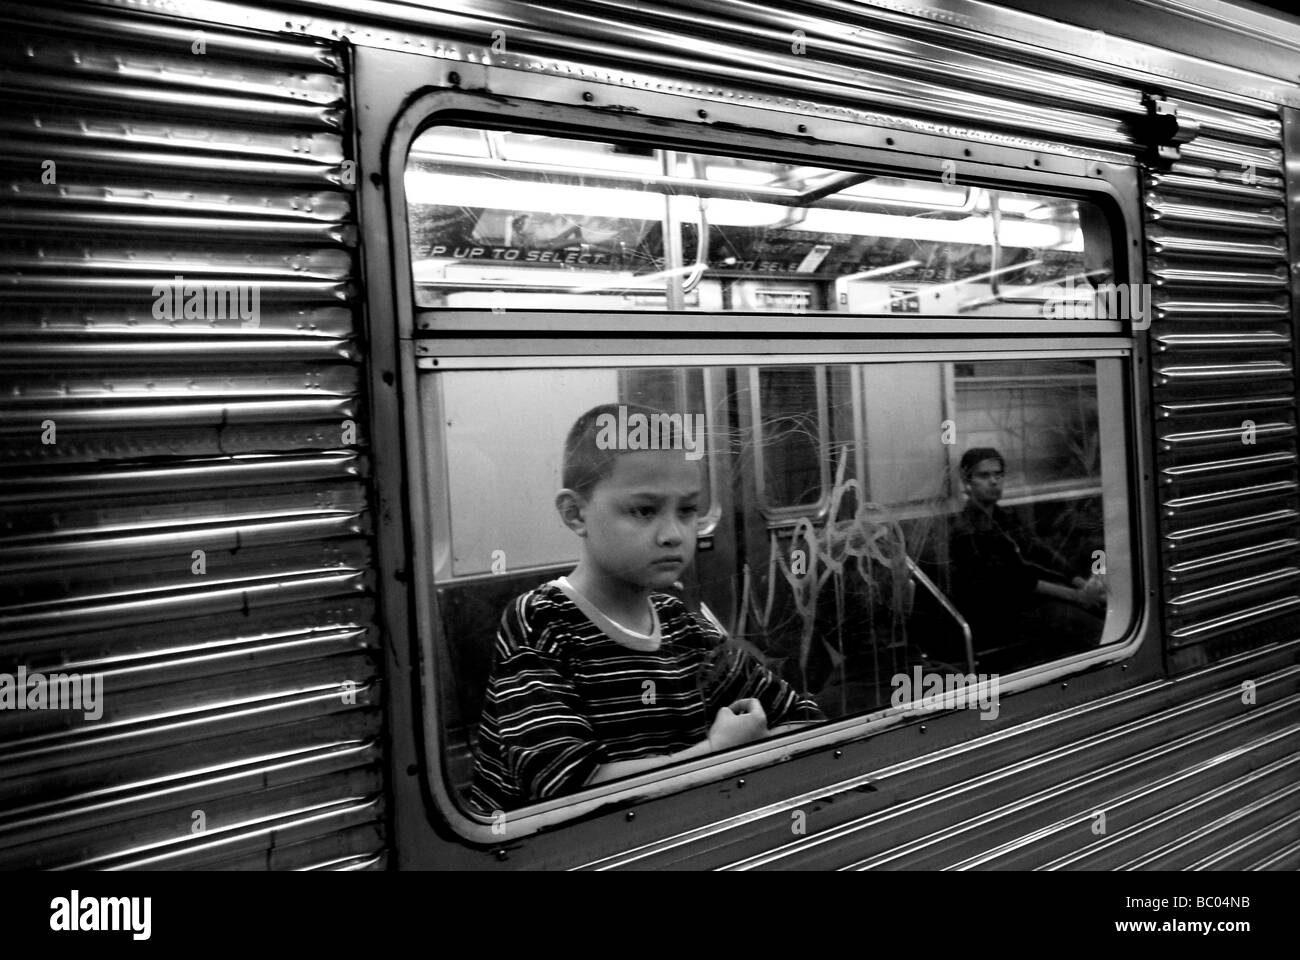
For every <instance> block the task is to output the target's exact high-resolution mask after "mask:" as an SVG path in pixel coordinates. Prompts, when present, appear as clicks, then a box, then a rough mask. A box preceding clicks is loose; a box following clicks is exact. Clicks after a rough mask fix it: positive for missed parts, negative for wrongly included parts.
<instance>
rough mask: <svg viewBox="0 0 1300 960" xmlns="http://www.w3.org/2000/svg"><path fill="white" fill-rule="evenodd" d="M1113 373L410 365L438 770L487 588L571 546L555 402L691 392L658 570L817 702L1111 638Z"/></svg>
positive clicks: (565, 407)
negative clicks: (693, 477)
mask: <svg viewBox="0 0 1300 960" xmlns="http://www.w3.org/2000/svg"><path fill="white" fill-rule="evenodd" d="M1120 376H1121V367H1120V361H1119V360H1117V359H1108V360H1101V359H1095V360H1094V359H1079V360H1048V359H1030V360H1021V361H1017V362H1015V363H1011V362H1006V361H970V362H957V363H952V362H943V361H924V362H913V361H909V362H876V363H858V364H832V365H820V364H797V363H789V362H787V363H784V364H782V365H780V366H744V367H725V366H694V367H686V368H682V369H671V370H670V369H667V368H663V367H656V368H612V367H606V368H595V369H545V370H517V371H516V370H510V371H491V372H470V371H447V372H431V373H429V374H428V375H426V377H425V379H424V380H423V397H424V400H423V402H424V403H425V405H426V422H430V423H439V424H442V425H443V427H442V437H441V440H440V451H439V455H438V457H437V458H436V460H437V462H440V463H441V464H442V465H443V469H444V471H445V476H446V485H445V487H443V486H439V487H438V488H437V489H438V490H439V491H443V492H440V493H435V494H434V496H435V501H436V502H435V503H434V510H433V515H434V516H435V517H443V518H445V519H443V520H439V521H435V523H434V527H433V529H432V531H431V535H432V538H433V547H434V549H433V553H434V557H435V567H436V568H435V588H436V596H437V608H438V617H439V620H440V623H439V629H438V635H439V636H440V637H441V638H442V643H443V645H444V655H445V657H446V658H447V661H448V663H449V665H450V668H451V669H450V670H449V671H444V672H443V673H442V674H441V675H440V682H441V683H442V685H443V687H442V689H443V697H442V703H443V707H444V711H445V716H444V718H443V719H444V730H445V731H446V734H447V738H448V747H449V758H450V759H449V762H450V764H451V766H452V769H453V775H454V777H455V778H456V779H457V781H458V783H460V784H461V785H462V786H465V785H466V784H467V782H468V779H469V770H470V764H471V760H472V756H473V749H474V743H475V737H476V731H477V729H478V726H477V725H478V721H479V717H480V715H481V713H482V710H483V703H484V691H485V689H486V685H487V681H488V677H489V675H490V674H491V671H492V649H493V644H494V636H495V632H496V629H497V625H498V624H499V622H500V619H501V615H502V611H503V610H505V609H506V608H507V607H508V605H509V604H510V602H511V601H512V600H513V599H514V598H515V597H517V596H519V595H520V594H522V593H525V592H527V591H530V590H533V589H535V588H537V587H538V586H539V585H540V584H543V583H546V582H549V581H553V580H555V579H556V578H557V577H559V576H561V575H564V574H567V573H570V572H571V571H573V569H574V565H575V562H576V560H577V559H578V556H579V552H578V550H577V546H576V540H577V538H575V536H574V535H573V531H572V530H571V529H570V528H566V524H565V523H564V522H562V520H561V518H560V517H559V516H558V515H557V508H556V492H557V491H558V490H559V489H560V487H561V455H562V452H561V448H562V446H563V443H564V437H565V433H566V431H567V429H568V428H569V426H570V424H571V423H572V422H573V421H574V420H575V418H577V417H578V415H579V414H581V413H583V412H584V411H586V410H588V409H590V408H592V407H594V406H596V405H598V404H616V405H618V404H624V405H626V404H631V405H637V404H644V405H646V406H648V407H652V408H654V409H656V410H660V411H666V412H670V413H671V412H680V413H682V414H683V415H690V416H695V415H699V416H700V417H701V418H702V421H703V422H704V424H705V433H706V442H705V444H704V446H703V448H702V449H703V453H702V456H701V459H700V460H699V462H698V468H699V471H700V473H699V476H700V478H701V479H700V494H701V498H700V504H699V507H698V521H697V524H696V529H697V530H704V529H705V528H706V527H707V528H708V533H707V534H706V535H701V537H700V539H699V542H698V549H696V550H695V551H694V553H693V557H691V558H689V563H688V565H687V566H685V567H684V568H683V569H682V570H681V571H680V574H675V576H677V577H678V582H677V583H676V584H675V585H668V586H665V587H664V588H663V589H665V590H667V591H668V592H670V593H675V594H677V595H678V596H679V597H680V598H681V600H682V601H684V603H685V604H686V606H687V607H688V608H690V609H693V610H696V611H699V612H700V613H701V615H704V611H705V609H706V608H707V610H708V615H710V616H713V617H715V618H716V619H717V621H719V623H720V624H721V626H722V627H723V628H724V630H725V634H726V636H727V638H728V639H727V642H728V643H729V644H730V645H732V646H734V647H735V648H736V649H741V650H744V651H746V653H747V655H752V656H753V657H756V658H757V659H758V661H759V662H761V663H762V664H763V666H764V668H765V669H766V670H768V671H770V673H771V675H772V676H774V677H777V678H780V679H781V680H782V681H783V682H784V683H786V684H788V685H789V686H790V688H791V689H793V690H796V691H800V692H802V693H803V694H806V695H807V696H808V697H810V698H812V700H814V701H815V702H816V704H817V706H818V707H819V708H820V710H821V711H822V712H824V713H825V715H827V716H830V717H836V716H844V715H849V714H854V713H861V712H864V711H871V710H877V709H882V708H885V707H888V706H889V705H890V703H891V697H892V696H893V695H894V693H895V692H896V689H897V680H898V678H899V677H900V676H907V675H910V671H913V670H915V669H917V668H920V669H922V670H924V671H929V672H938V673H941V674H953V675H962V676H966V675H969V674H970V673H976V672H979V673H1007V672H1010V671H1013V670H1018V669H1022V668H1026V667H1030V666H1033V665H1035V664H1041V663H1046V662H1049V661H1052V660H1054V659H1057V658H1060V657H1062V656H1067V655H1071V654H1074V653H1081V652H1086V651H1087V650H1090V649H1093V648H1095V647H1096V646H1097V645H1098V644H1099V643H1102V642H1107V643H1109V642H1112V641H1114V640H1116V639H1118V638H1119V635H1120V634H1121V633H1122V632H1123V629H1124V623H1123V622H1122V619H1123V618H1122V617H1121V616H1120V614H1121V613H1122V612H1123V611H1124V610H1125V609H1126V608H1127V604H1128V603H1129V590H1130V585H1129V583H1128V569H1129V567H1128V559H1127V557H1126V556H1124V555H1123V554H1124V552H1125V548H1124V546H1123V545H1124V543H1126V539H1125V536H1126V535H1125V534H1123V517H1124V515H1125V498H1126V494H1125V487H1124V479H1123V477H1124V470H1123V467H1122V461H1123V455H1122V453H1120V454H1113V453H1107V450H1108V449H1109V450H1111V451H1115V450H1119V451H1122V450H1123V449H1124V448H1125V437H1124V433H1123V423H1122V420H1123V417H1122V413H1121V412H1120V411H1121V410H1122V407H1121V406H1119V405H1116V404H1108V403H1104V402H1101V401H1102V400H1103V398H1105V397H1107V395H1108V394H1113V393H1117V392H1118V391H1117V389H1116V384H1117V383H1118V382H1119V379H1120ZM539 397H544V398H545V400H546V402H545V403H541V402H538V398H539ZM949 421H950V422H952V423H953V424H955V425H956V430H957V432H956V434H955V436H954V435H948V434H946V433H945V432H944V431H942V430H941V429H939V425H941V424H944V423H945V422H949ZM755 425H757V426H758V429H755ZM953 440H956V442H952V441H953ZM759 447H761V448H762V449H761V451H760V450H759V449H758V448H759ZM1108 458H1109V459H1108ZM1117 458H1118V459H1117ZM706 514H707V515H708V517H707V520H706V517H705V515H706ZM670 579H671V578H670ZM615 619H617V618H615ZM966 629H969V633H970V642H969V644H968V642H967V635H966V632H965V631H966Z"/></svg>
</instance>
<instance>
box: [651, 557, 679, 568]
mask: <svg viewBox="0 0 1300 960" xmlns="http://www.w3.org/2000/svg"><path fill="white" fill-rule="evenodd" d="M685 562H686V561H685V560H683V559H682V558H681V557H660V558H659V559H658V560H656V561H655V562H654V565H655V566H656V567H657V566H660V565H663V564H669V563H672V564H683V563H685Z"/></svg>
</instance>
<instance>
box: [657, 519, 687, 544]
mask: <svg viewBox="0 0 1300 960" xmlns="http://www.w3.org/2000/svg"><path fill="white" fill-rule="evenodd" d="M683 536H684V533H683V531H682V524H681V522H680V521H679V520H677V519H676V518H675V517H669V518H668V519H667V520H665V522H664V524H663V526H662V527H660V528H659V542H660V543H662V544H665V545H671V544H676V543H681V542H682V538H683Z"/></svg>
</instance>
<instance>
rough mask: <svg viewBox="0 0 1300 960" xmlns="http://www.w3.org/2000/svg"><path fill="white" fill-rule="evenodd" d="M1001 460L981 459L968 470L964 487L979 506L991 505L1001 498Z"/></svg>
mask: <svg viewBox="0 0 1300 960" xmlns="http://www.w3.org/2000/svg"><path fill="white" fill-rule="evenodd" d="M1002 476H1003V471H1002V461H1001V460H981V461H980V462H979V463H977V464H975V469H973V470H972V471H971V472H970V480H969V481H968V483H967V486H966V489H967V490H969V491H970V498H971V499H972V500H973V501H975V503H977V504H979V505H980V506H981V507H991V506H993V505H994V504H996V503H997V502H998V501H999V500H1001V499H1002Z"/></svg>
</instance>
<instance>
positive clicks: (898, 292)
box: [406, 127, 1112, 318]
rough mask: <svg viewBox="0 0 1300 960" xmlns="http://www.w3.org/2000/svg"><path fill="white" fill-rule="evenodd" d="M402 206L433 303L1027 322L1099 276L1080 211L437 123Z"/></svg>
mask: <svg viewBox="0 0 1300 960" xmlns="http://www.w3.org/2000/svg"><path fill="white" fill-rule="evenodd" d="M406 193H407V204H408V209H409V212H410V214H409V215H410V223H409V226H410V236H411V249H412V256H413V259H414V263H413V268H414V276H415V285H416V300H417V303H418V304H419V305H421V306H427V307H452V308H495V309H503V310H534V309H560V308H563V309H612V310H682V309H685V310H701V311H741V312H782V313H789V312H804V311H818V312H830V313H845V314H886V315H888V314H918V315H949V316H967V315H969V316H1012V317H1015V316H1024V317H1031V316H1032V317H1040V318H1041V317H1043V316H1045V315H1046V305H1048V304H1049V302H1051V301H1052V299H1053V297H1055V299H1056V300H1057V301H1059V300H1060V298H1061V296H1062V295H1068V296H1070V297H1074V296H1075V293H1073V292H1070V293H1068V294H1064V293H1063V291H1074V290H1075V289H1076V288H1077V289H1078V290H1079V291H1080V292H1079V294H1078V296H1079V298H1081V299H1082V298H1084V293H1083V292H1082V291H1087V292H1088V293H1089V294H1090V292H1091V290H1092V288H1093V287H1094V286H1098V285H1100V284H1102V283H1105V282H1108V281H1109V280H1111V279H1112V273H1111V271H1112V263H1111V239H1110V231H1109V227H1108V225H1107V222H1106V218H1105V216H1104V215H1103V214H1102V212H1101V210H1100V209H1099V208H1098V207H1096V206H1095V205H1093V204H1091V203H1089V202H1087V201H1081V200H1076V199H1068V198H1062V197H1051V196H1047V195H1038V194H1030V193H1023V192H1015V191H1007V190H992V189H986V188H983V187H976V186H965V185H960V184H952V185H948V184H944V183H933V182H929V181H924V180H920V179H912V178H904V177H894V176H879V175H874V174H865V173H852V172H845V171H838V170H831V169H827V168H823V167H813V166H806V165H802V164H790V163H777V162H771V161H762V160H752V159H742V158H734V157H723V156H708V155H702V154H689V153H682V152H677V151H669V150H659V149H654V148H650V147H644V146H639V145H628V144H617V143H602V142H596V141H586V140H571V139H565V138H561V137H552V136H547V135H545V134H537V133H521V132H514V131H489V130H469V129H463V128H456V127H434V128H431V129H430V130H428V131H426V132H425V133H424V134H422V135H421V136H420V137H419V138H418V139H417V140H416V142H415V144H414V145H413V147H412V149H411V153H410V157H409V158H408V162H407V171H406ZM1090 284H1091V286H1090ZM1058 315H1059V314H1058Z"/></svg>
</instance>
